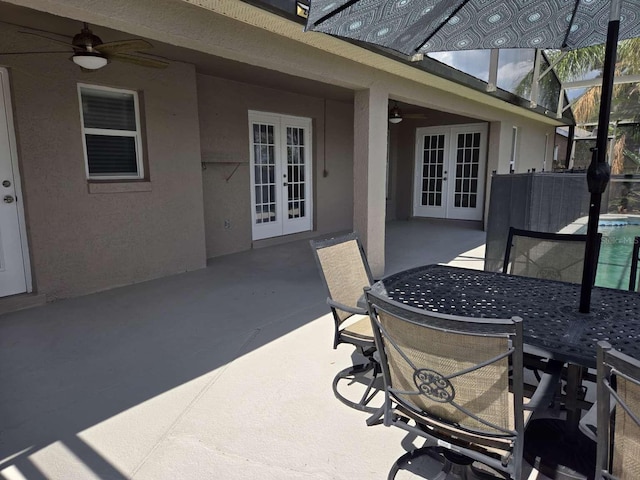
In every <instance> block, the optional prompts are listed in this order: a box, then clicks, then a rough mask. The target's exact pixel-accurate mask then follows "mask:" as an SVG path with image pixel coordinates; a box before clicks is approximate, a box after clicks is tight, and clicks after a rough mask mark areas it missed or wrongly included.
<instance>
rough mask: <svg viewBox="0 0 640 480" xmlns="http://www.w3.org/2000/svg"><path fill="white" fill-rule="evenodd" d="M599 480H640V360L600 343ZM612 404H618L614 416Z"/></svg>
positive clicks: (597, 456) (597, 476)
mask: <svg viewBox="0 0 640 480" xmlns="http://www.w3.org/2000/svg"><path fill="white" fill-rule="evenodd" d="M597 388H598V400H597V405H598V432H597V436H598V450H597V454H596V465H597V467H596V472H595V478H596V479H620V480H636V479H638V478H640V361H638V360H637V359H635V358H631V357H629V356H627V355H624V354H623V353H620V352H618V351H616V350H614V349H613V348H612V347H611V345H610V344H609V343H608V342H604V341H603V342H598V387H597ZM611 402H615V407H614V408H613V414H612V413H611V405H610V403H611Z"/></svg>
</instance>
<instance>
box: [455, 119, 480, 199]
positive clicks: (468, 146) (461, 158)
mask: <svg viewBox="0 0 640 480" xmlns="http://www.w3.org/2000/svg"><path fill="white" fill-rule="evenodd" d="M456 145H457V148H456V169H455V172H456V181H455V191H454V197H453V199H454V200H453V202H454V205H455V206H456V207H460V208H475V207H476V205H477V197H478V173H479V172H478V164H479V161H480V133H477V132H476V133H459V134H458V138H457V141H456Z"/></svg>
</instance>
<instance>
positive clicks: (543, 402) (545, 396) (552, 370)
mask: <svg viewBox="0 0 640 480" xmlns="http://www.w3.org/2000/svg"><path fill="white" fill-rule="evenodd" d="M563 365H564V363H563V362H560V361H558V360H549V361H548V362H547V366H546V367H545V369H544V372H543V373H542V378H540V382H539V383H538V387H537V388H536V391H535V392H534V393H533V396H532V397H531V399H530V400H529V401H528V402H527V403H526V404H525V405H524V409H525V410H536V409H538V408H539V407H547V406H548V405H549V404H550V403H551V402H552V401H553V396H554V395H555V392H556V387H557V386H558V382H560V376H561V374H562V367H563Z"/></svg>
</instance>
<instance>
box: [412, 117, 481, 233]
mask: <svg viewBox="0 0 640 480" xmlns="http://www.w3.org/2000/svg"><path fill="white" fill-rule="evenodd" d="M486 163H487V124H486V123H481V124H472V125H455V126H450V127H428V128H418V129H416V164H415V167H416V168H415V184H414V201H413V214H414V216H417V217H436V218H450V219H459V220H482V215H483V207H484V184H485V169H486Z"/></svg>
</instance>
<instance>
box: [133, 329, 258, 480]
mask: <svg viewBox="0 0 640 480" xmlns="http://www.w3.org/2000/svg"><path fill="white" fill-rule="evenodd" d="M261 330H262V328H256V329H254V330H251V331H250V332H249V334H248V335H247V337H246V338H245V340H244V342H242V344H241V345H240V347H238V350H237V354H236V355H234V358H238V357H239V356H241V355H242V354H243V353H244V352H245V350H246V348H247V347H248V345H249V344H250V343H251V342H252V341H253V340H254V339H255V338H256V337H257V336H258V334H259V333H260V331H261ZM232 363H233V360H232V361H230V362H228V363H227V364H226V365H225V366H224V367H222V368H221V369H219V371H218V373H217V374H216V375H214V376H213V378H211V380H209V381H208V382H207V384H206V385H205V386H204V387H202V389H201V390H200V391H199V392H198V393H197V394H196V395H195V396H194V397H193V398H192V399H191V401H190V402H189V404H188V405H187V406H186V407H185V408H184V409H183V410H182V412H180V414H179V415H178V416H177V417H176V418H175V420H174V421H173V422H171V425H169V427H168V428H167V429H166V431H165V432H164V433H163V434H162V436H161V437H160V438H159V439H158V441H157V442H156V443H155V444H154V445H153V447H152V448H151V449H150V450H149V452H147V454H146V455H145V456H144V457H143V458H142V459H141V460H140V462H139V463H138V465H136V467H135V468H133V470H131V472H130V475H131V477H133V476H135V475H136V474H137V473H138V472H139V471H140V470H141V469H142V467H144V465H145V464H146V463H147V461H148V460H149V458H150V457H151V456H152V455H153V453H154V452H155V451H156V450H158V448H159V447H160V445H161V444H162V442H164V441H165V440H166V439H167V438H168V437H169V435H170V434H171V432H172V431H173V430H174V429H175V428H176V426H177V425H178V424H179V423H180V421H181V420H182V419H183V418H184V416H185V415H186V414H187V413H189V412H190V411H191V409H192V408H193V407H194V405H195V404H196V403H197V402H198V400H200V399H201V398H202V397H203V396H204V395H205V394H206V393H207V392H208V391H209V390H210V389H211V387H213V386H214V385H215V384H216V382H217V381H218V379H219V378H220V377H221V376H222V375H224V372H225V371H226V370H227V368H229V366H230V365H231V364H232Z"/></svg>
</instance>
